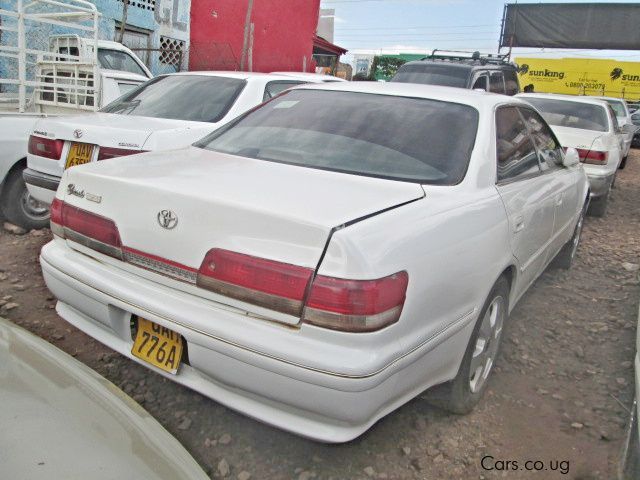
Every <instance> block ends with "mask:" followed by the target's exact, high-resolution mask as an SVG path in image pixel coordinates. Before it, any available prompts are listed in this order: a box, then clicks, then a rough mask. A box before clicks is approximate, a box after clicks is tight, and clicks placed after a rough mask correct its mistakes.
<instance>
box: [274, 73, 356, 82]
mask: <svg viewBox="0 0 640 480" xmlns="http://www.w3.org/2000/svg"><path fill="white" fill-rule="evenodd" d="M271 73H272V74H273V75H284V76H285V77H299V78H315V79H318V80H322V81H327V80H329V81H333V82H346V81H347V80H345V79H344V78H340V77H336V76H334V75H325V74H324V73H311V72H271Z"/></svg>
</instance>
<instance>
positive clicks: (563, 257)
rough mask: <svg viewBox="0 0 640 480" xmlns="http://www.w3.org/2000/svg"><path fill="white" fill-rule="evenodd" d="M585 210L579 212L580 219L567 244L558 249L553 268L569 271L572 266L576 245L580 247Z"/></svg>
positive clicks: (576, 249)
mask: <svg viewBox="0 0 640 480" xmlns="http://www.w3.org/2000/svg"><path fill="white" fill-rule="evenodd" d="M584 214H585V208H584V207H583V209H582V212H580V217H579V218H578V222H577V223H576V228H575V230H574V231H573V236H572V237H571V238H570V239H569V241H568V242H567V243H565V244H564V246H563V247H562V248H561V249H560V251H559V252H558V254H557V255H556V258H554V259H553V266H554V267H557V268H563V269H565V270H569V269H570V268H571V265H572V264H573V260H574V258H575V256H576V252H577V251H578V245H580V235H581V234H582V227H583V225H584Z"/></svg>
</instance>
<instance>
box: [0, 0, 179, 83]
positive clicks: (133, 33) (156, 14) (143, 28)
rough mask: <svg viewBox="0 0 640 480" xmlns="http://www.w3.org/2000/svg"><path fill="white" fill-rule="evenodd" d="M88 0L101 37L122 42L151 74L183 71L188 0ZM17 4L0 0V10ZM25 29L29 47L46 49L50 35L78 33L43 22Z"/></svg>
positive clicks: (10, 8) (9, 8)
mask: <svg viewBox="0 0 640 480" xmlns="http://www.w3.org/2000/svg"><path fill="white" fill-rule="evenodd" d="M90 1H91V3H93V4H95V5H96V7H97V9H98V12H100V24H99V31H98V36H99V38H100V39H102V40H115V41H118V42H121V43H123V44H125V45H126V46H127V47H129V48H131V49H132V50H134V52H135V53H136V54H137V55H138V57H140V59H142V61H143V62H144V63H145V64H146V65H147V66H148V67H149V69H150V70H151V72H152V73H153V74H154V75H157V74H160V73H167V72H174V71H177V70H180V69H182V70H186V68H187V65H188V58H187V55H188V50H189V15H190V10H191V0H90ZM61 2H62V3H64V0H61ZM125 2H126V3H125ZM25 3H26V2H25ZM17 5H18V2H17V1H16V0H0V9H2V10H8V11H16V10H17ZM36 7H37V5H36ZM0 20H2V19H1V18H0ZM26 29H27V32H26V33H27V43H28V44H29V45H28V47H29V48H35V49H46V48H47V45H48V38H49V35H53V34H78V33H79V31H78V30H74V29H65V28H64V27H59V26H55V25H46V24H42V23H38V24H37V25H33V26H29V25H26ZM5 35H7V34H6V33H5ZM9 40H11V39H9V38H7V39H3V38H0V42H3V41H4V42H5V43H9ZM5 68H6V67H5Z"/></svg>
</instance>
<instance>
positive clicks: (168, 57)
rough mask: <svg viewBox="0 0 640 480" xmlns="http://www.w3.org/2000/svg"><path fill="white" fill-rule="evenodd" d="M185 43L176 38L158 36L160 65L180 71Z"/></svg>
mask: <svg viewBox="0 0 640 480" xmlns="http://www.w3.org/2000/svg"><path fill="white" fill-rule="evenodd" d="M184 47H185V41H184V40H178V39H177V38H170V37H164V36H162V35H161V36H160V48H161V50H160V63H162V64H164V65H172V66H174V67H175V68H176V69H177V70H179V69H180V64H181V62H182V55H183V54H184Z"/></svg>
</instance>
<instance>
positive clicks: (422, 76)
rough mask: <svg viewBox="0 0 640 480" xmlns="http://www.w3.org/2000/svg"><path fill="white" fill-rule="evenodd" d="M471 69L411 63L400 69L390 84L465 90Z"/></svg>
mask: <svg viewBox="0 0 640 480" xmlns="http://www.w3.org/2000/svg"><path fill="white" fill-rule="evenodd" d="M470 75H471V69H469V68H464V67H459V66H456V65H439V64H433V63H424V64H420V63H413V64H406V65H403V66H402V67H400V69H399V70H398V73H396V75H395V76H394V77H393V78H392V79H391V81H392V82H400V83H422V84H424V85H442V86H445V87H459V88H467V83H468V82H469V77H470Z"/></svg>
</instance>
